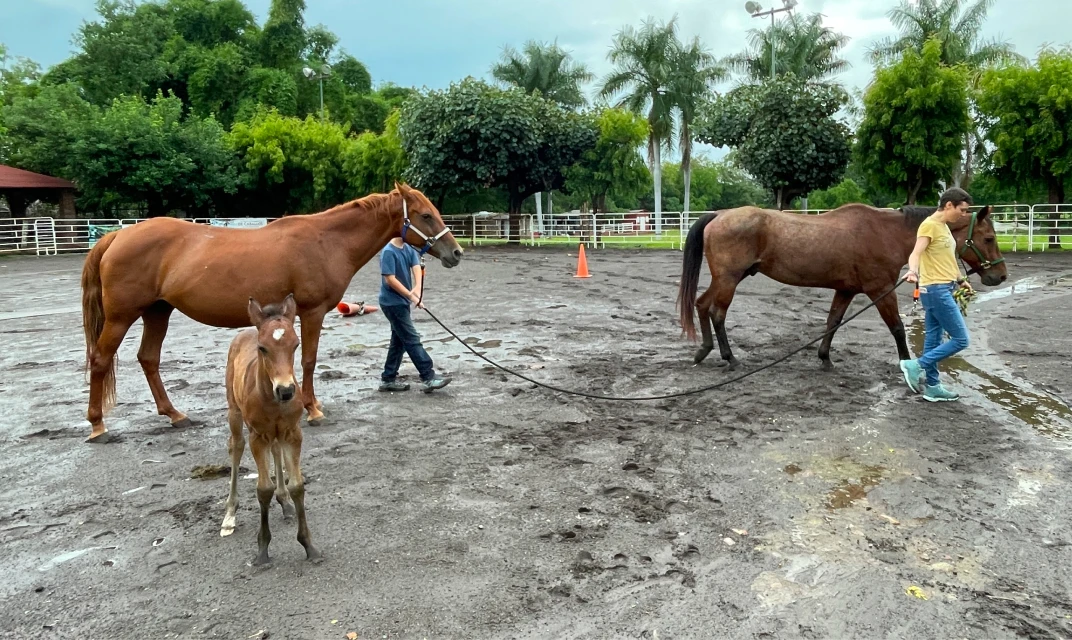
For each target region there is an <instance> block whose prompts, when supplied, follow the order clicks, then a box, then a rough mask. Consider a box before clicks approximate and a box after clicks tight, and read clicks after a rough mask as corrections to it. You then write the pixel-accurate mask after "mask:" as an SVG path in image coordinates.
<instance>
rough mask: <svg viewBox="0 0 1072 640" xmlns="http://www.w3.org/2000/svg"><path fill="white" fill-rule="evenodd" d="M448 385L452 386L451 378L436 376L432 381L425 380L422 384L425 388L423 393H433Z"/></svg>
mask: <svg viewBox="0 0 1072 640" xmlns="http://www.w3.org/2000/svg"><path fill="white" fill-rule="evenodd" d="M448 384H450V378H440V377H439V376H436V377H434V378H432V379H431V380H425V381H424V382H422V383H421V386H423V387H424V389H422V391H424V392H425V393H432V392H433V391H435V390H436V389H442V388H443V387H445V386H447V385H448Z"/></svg>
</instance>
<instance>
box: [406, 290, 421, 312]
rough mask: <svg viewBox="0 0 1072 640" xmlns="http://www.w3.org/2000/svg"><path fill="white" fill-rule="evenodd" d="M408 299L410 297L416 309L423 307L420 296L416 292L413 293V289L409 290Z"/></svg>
mask: <svg viewBox="0 0 1072 640" xmlns="http://www.w3.org/2000/svg"><path fill="white" fill-rule="evenodd" d="M409 299H410V301H411V302H413V304H415V305H417V308H418V309H423V308H424V303H422V302H421V297H420V296H419V295H417V294H416V293H414V292H413V291H410V292H409Z"/></svg>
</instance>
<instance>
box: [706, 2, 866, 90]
mask: <svg viewBox="0 0 1072 640" xmlns="http://www.w3.org/2000/svg"><path fill="white" fill-rule="evenodd" d="M848 43H849V37H848V36H846V35H844V34H841V33H838V32H836V31H834V30H833V29H830V28H829V27H826V26H824V25H823V16H822V15H821V14H818V13H813V14H811V15H810V16H808V17H806V18H802V17H799V16H797V15H796V14H793V15H791V16H790V17H789V18H787V19H785V20H782V21H780V22H778V23H776V24H775V25H774V27H773V28H772V29H750V30H749V32H748V49H747V50H745V51H744V52H742V53H739V54H736V55H732V56H729V57H728V58H726V63H727V64H728V65H729V66H730V68H732V69H733V70H735V71H737V72H738V73H740V74H742V75H744V77H745V78H747V79H748V80H749V81H751V82H762V81H764V80H766V79H768V78H770V77H771V47H772V46H773V47H774V49H775V51H774V53H775V60H774V64H775V66H776V69H775V75H776V76H778V75H786V74H790V73H791V74H793V75H794V76H796V77H797V78H799V79H801V80H808V81H826V80H828V79H829V78H830V77H831V76H834V75H837V74H839V73H841V72H842V71H844V70H846V69H848V68H849V63H848V62H847V61H846V60H845V59H844V58H841V57H839V54H840V53H841V51H842V50H843V49H844V48H845V46H846V45H848Z"/></svg>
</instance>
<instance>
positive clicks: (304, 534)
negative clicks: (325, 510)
mask: <svg viewBox="0 0 1072 640" xmlns="http://www.w3.org/2000/svg"><path fill="white" fill-rule="evenodd" d="M285 440H286V442H285V443H284V444H283V450H284V451H285V452H286V454H287V468H288V469H290V486H289V489H290V497H291V498H293V499H294V506H295V507H297V510H298V542H300V543H301V545H302V546H303V547H305V559H306V560H310V561H312V562H320V561H321V560H323V559H324V556H323V554H321V553H320V550H319V549H317V548H316V547H315V546H313V539H312V537H311V536H310V535H309V523H308V522H307V521H306V519H305V479H304V478H303V477H302V472H301V445H302V432H301V429H300V428H298V427H297V426H295V428H294V429H291V430H290V431H289V432H288V433H287V435H286V437H285Z"/></svg>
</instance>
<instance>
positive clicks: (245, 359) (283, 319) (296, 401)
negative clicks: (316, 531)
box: [220, 295, 323, 565]
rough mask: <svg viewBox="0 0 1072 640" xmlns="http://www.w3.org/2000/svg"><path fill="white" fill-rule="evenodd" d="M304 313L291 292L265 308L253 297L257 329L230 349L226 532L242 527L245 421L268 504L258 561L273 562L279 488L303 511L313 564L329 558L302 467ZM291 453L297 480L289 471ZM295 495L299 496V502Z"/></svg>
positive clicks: (283, 500)
mask: <svg viewBox="0 0 1072 640" xmlns="http://www.w3.org/2000/svg"><path fill="white" fill-rule="evenodd" d="M297 312H298V305H297V304H296V303H295V302H294V296H293V295H288V296H287V297H286V299H285V300H283V303H282V304H273V305H268V306H265V307H263V308H262V307H261V305H260V303H259V302H257V301H256V300H254V299H253V298H250V299H249V321H250V322H251V323H252V324H253V326H254V328H253V329H246V330H244V331H242V332H240V333H239V334H238V335H237V336H235V338H234V340H232V341H231V348H230V349H228V351H227V377H226V385H227V422H228V424H229V425H230V427H231V437H230V439H228V441H227V452H228V453H230V454H231V489H230V492H229V493H228V495H227V511H226V512H225V514H224V516H223V525H222V526H221V527H220V535H221V536H229V535H231V534H232V533H234V528H235V509H237V507H238V465H239V463H241V462H242V452H243V450H244V449H245V447H246V439H245V434H244V433H243V432H242V425H243V423H244V424H245V425H246V426H247V427H249V451H250V453H252V454H253V460H254V461H255V462H256V463H257V502H259V503H260V506H261V526H260V530H259V531H258V533H257V550H258V552H257V557H256V559H254V560H253V564H254V565H261V564H266V563H267V562H268V560H269V558H268V543H269V542H271V540H272V533H271V530H270V529H269V528H268V509H269V507H270V506H271V505H272V493H273V492H274V493H275V495H276V499H277V500H279V504H280V505H281V506H282V507H283V517H284V519H285V520H290V519H291V516H293V515H294V514H295V512H296V513H297V516H298V542H300V543H301V545H302V546H303V547H305V557H306V559H307V560H310V561H312V562H320V561H321V560H322V559H323V555H321V553H320V550H319V549H317V548H316V547H315V546H313V541H312V538H311V536H310V535H309V523H308V521H307V520H306V517H305V482H304V480H303V479H302V473H301V446H302V430H301V424H300V422H301V415H302V403H301V396H300V395H299V394H298V388H297V384H296V383H295V381H294V352H295V351H297V349H298V334H297V333H295V332H294V316H295V315H296V314H297ZM269 451H271V452H272V456H273V457H274V458H275V486H272V481H271V480H269V478H268V452H269ZM284 459H286V469H287V471H286V473H287V475H289V476H290V480H289V482H288V481H286V480H285V476H284V473H283V460H284ZM287 498H290V499H291V500H293V501H294V503H293V505H292V504H291V502H290V500H288V499H287ZM295 508H296V510H295Z"/></svg>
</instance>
